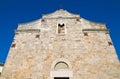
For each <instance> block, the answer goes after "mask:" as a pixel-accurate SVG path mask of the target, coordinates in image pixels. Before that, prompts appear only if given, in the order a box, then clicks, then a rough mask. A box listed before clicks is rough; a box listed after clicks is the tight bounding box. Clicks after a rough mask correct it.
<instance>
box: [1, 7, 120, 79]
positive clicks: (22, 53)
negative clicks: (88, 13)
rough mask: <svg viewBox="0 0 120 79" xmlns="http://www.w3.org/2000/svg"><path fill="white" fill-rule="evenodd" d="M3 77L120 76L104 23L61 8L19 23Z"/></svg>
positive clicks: (105, 78)
mask: <svg viewBox="0 0 120 79" xmlns="http://www.w3.org/2000/svg"><path fill="white" fill-rule="evenodd" d="M0 79H120V63H119V60H118V58H117V55H116V51H115V48H114V45H113V43H112V40H111V38H110V33H109V30H108V29H107V27H106V25H105V24H103V23H96V22H92V21H89V20H86V19H84V18H82V17H81V16H80V15H79V14H73V13H70V12H68V11H66V10H63V9H59V10H57V11H55V12H52V13H49V14H45V15H43V16H42V18H40V19H38V20H35V21H32V22H29V23H23V24H18V28H17V29H16V30H15V36H14V40H13V42H12V44H11V47H10V50H9V53H8V57H7V60H6V62H5V64H4V68H3V70H2V72H1V76H0Z"/></svg>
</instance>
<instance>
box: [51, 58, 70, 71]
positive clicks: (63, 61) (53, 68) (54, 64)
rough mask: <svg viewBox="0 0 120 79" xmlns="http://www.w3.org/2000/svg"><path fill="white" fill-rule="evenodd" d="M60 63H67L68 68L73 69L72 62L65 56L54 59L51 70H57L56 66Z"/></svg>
mask: <svg viewBox="0 0 120 79" xmlns="http://www.w3.org/2000/svg"><path fill="white" fill-rule="evenodd" d="M60 63H64V64H66V66H67V68H69V70H71V69H72V66H71V64H70V62H69V61H68V60H67V59H65V58H59V59H56V60H55V61H53V63H52V66H51V70H53V71H54V70H55V67H56V66H57V65H58V64H60Z"/></svg>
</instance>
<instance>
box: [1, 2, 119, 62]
mask: <svg viewBox="0 0 120 79" xmlns="http://www.w3.org/2000/svg"><path fill="white" fill-rule="evenodd" d="M61 8H62V9H65V10H67V11H69V12H71V13H75V14H79V15H80V16H81V17H82V18H85V19H87V20H90V21H94V22H101V23H105V24H106V26H107V28H108V29H109V30H110V36H111V39H112V41H113V44H114V46H115V49H116V53H117V56H118V58H119V60H120V0H0V63H1V62H5V60H6V57H7V55H8V52H9V48H10V46H11V43H12V40H13V38H14V30H15V29H17V27H18V24H20V23H27V22H31V21H34V20H37V19H39V18H41V17H42V15H43V14H48V13H52V12H54V11H56V10H58V9H61Z"/></svg>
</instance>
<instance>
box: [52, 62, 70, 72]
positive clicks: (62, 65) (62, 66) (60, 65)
mask: <svg viewBox="0 0 120 79" xmlns="http://www.w3.org/2000/svg"><path fill="white" fill-rule="evenodd" d="M67 69H69V66H68V64H67V63H65V62H63V61H61V62H58V63H56V65H55V67H54V70H67Z"/></svg>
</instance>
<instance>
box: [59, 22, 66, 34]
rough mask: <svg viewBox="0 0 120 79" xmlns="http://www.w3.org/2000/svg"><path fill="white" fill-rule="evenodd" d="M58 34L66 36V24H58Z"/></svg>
mask: <svg viewBox="0 0 120 79" xmlns="http://www.w3.org/2000/svg"><path fill="white" fill-rule="evenodd" d="M58 34H65V24H64V23H59V24H58Z"/></svg>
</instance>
